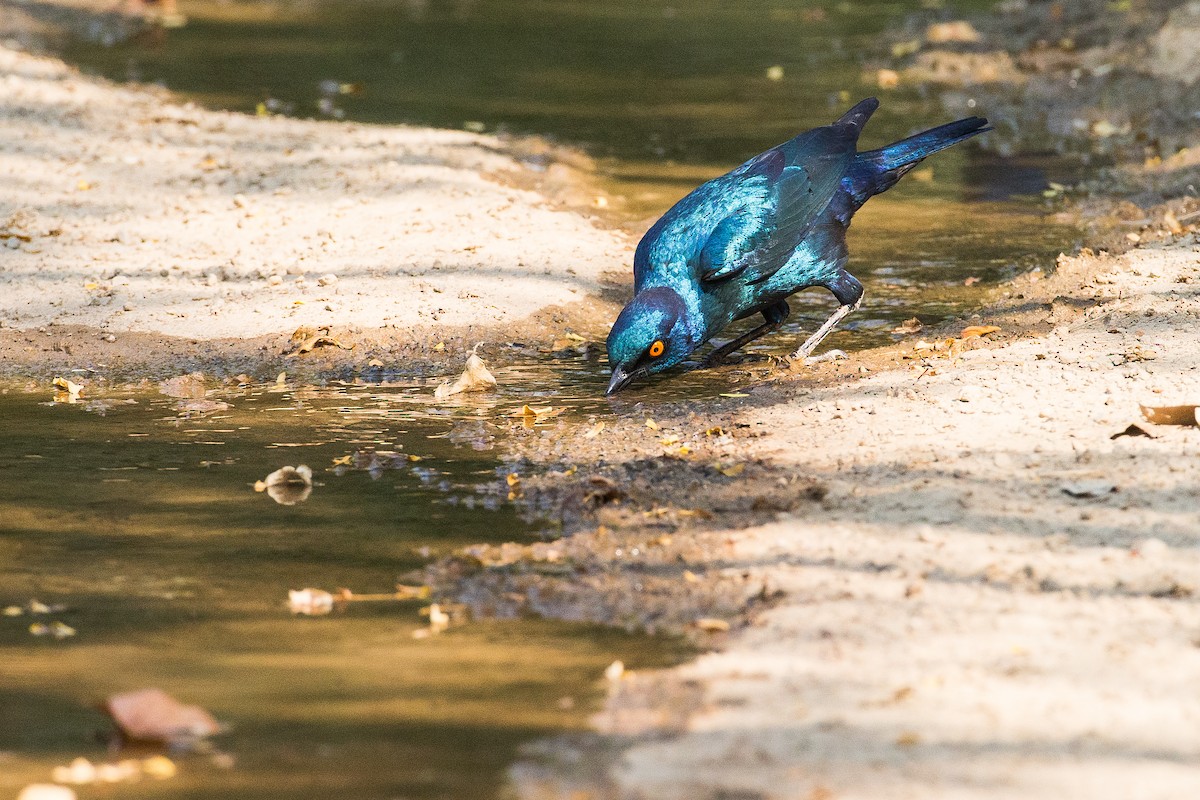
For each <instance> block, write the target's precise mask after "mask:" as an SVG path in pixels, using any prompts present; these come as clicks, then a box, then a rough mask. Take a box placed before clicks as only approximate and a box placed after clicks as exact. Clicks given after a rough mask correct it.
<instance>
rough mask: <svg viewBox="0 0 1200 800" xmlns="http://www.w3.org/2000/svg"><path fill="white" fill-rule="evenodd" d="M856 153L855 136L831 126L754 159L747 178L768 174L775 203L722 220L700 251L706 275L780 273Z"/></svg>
mask: <svg viewBox="0 0 1200 800" xmlns="http://www.w3.org/2000/svg"><path fill="white" fill-rule="evenodd" d="M854 152H855V146H854V138H851V137H847V136H845V135H844V134H843V133H842V132H841V131H839V130H837V129H835V128H834V127H833V126H830V127H826V128H817V129H816V130H813V131H809V132H808V133H806V134H801V135H800V136H798V137H796V138H795V139H793V140H792V141H790V142H787V143H785V144H783V145H781V146H779V147H777V148H775V149H773V150H769V151H767V152H766V153H764V154H763V155H761V156H759V157H758V158H756V159H754V160H753V161H751V162H749V163H748V164H747V165H746V173H745V178H746V179H754V178H756V177H759V176H762V177H765V178H766V179H767V180H768V181H769V182H770V184H771V185H772V186H773V192H772V194H773V195H774V202H773V203H759V204H754V205H753V206H750V205H747V206H744V207H742V208H741V209H739V210H737V211H735V212H734V213H733V214H731V215H730V216H728V217H726V218H725V219H723V220H721V222H720V223H718V224H717V227H716V228H715V229H714V230H713V232H712V234H710V235H709V238H708V240H707V241H706V242H705V244H704V246H703V248H702V249H701V251H700V259H699V264H698V267H699V269H698V272H699V275H700V280H701V281H706V282H712V281H724V280H728V279H730V278H732V277H734V276H738V277H739V278H740V279H741V280H743V281H745V282H746V283H751V284H753V283H760V282H762V281H765V280H767V279H768V278H770V277H771V276H772V275H774V274H775V273H776V272H777V271H778V270H779V269H780V267H782V266H783V265H784V264H786V263H787V260H788V259H789V258H791V255H792V253H793V252H794V251H795V249H796V245H798V244H799V243H800V241H801V240H802V239H803V238H804V235H805V234H806V233H807V232H808V230H809V228H810V227H811V226H812V224H813V222H814V221H815V220H816V218H817V216H818V215H819V214H820V213H821V211H822V210H824V208H825V207H826V206H827V205H829V201H830V200H831V199H832V198H833V193H834V192H835V191H836V190H837V187H838V184H839V183H840V182H841V180H842V176H843V175H845V173H846V169H847V168H848V167H849V166H850V162H851V161H852V160H853V158H854Z"/></svg>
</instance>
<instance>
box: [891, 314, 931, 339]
mask: <svg viewBox="0 0 1200 800" xmlns="http://www.w3.org/2000/svg"><path fill="white" fill-rule="evenodd" d="M924 327H925V326H924V325H923V324H922V323H921V320H919V319H917V318H916V317H912V318H910V319H906V320H904V322H901V323H900V324H899V325H897V326H896V327H894V328H892V333H895V334H898V335H900V336H907V335H908V334H910V333H920V332H921V330H922V329H923V328H924Z"/></svg>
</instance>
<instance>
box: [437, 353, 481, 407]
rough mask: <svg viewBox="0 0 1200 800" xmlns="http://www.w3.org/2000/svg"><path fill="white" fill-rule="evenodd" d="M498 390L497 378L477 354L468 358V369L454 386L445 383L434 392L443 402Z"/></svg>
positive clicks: (472, 354)
mask: <svg viewBox="0 0 1200 800" xmlns="http://www.w3.org/2000/svg"><path fill="white" fill-rule="evenodd" d="M495 388H496V378H495V376H493V375H492V373H491V371H490V370H488V368H487V364H485V363H483V359H482V358H480V357H479V356H477V355H476V354H475V353H471V355H470V356H469V357H468V358H467V365H466V369H464V370H463V372H462V374H461V375H459V376H458V380H456V381H455V382H454V383H453V384H451V383H443V384H442V385H441V386H439V387H437V389H435V390H434V392H433V396H434V397H436V398H438V399H439V400H442V399H444V398H447V397H450V396H451V395H455V394H461V393H463V392H486V391H491V390H492V389H495Z"/></svg>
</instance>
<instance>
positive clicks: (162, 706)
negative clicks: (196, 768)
mask: <svg viewBox="0 0 1200 800" xmlns="http://www.w3.org/2000/svg"><path fill="white" fill-rule="evenodd" d="M104 711H105V712H107V713H108V715H109V716H110V717H112V720H113V722H114V723H115V724H116V726H117V728H118V729H119V730H120V731H121V735H122V736H124V738H125V739H127V740H129V741H133V742H157V743H161V744H169V745H174V746H178V745H187V744H194V743H195V742H196V740H198V739H203V738H205V737H208V736H212V735H214V734H217V733H220V732H221V725H220V723H218V722H217V721H216V720H215V719H214V718H213V716H212V715H211V714H209V713H208V712H207V711H205V710H204V709H203V708H201V707H200V706H188V705H184V704H183V703H180V702H179V701H178V700H176V699H175V698H174V697H171V695H169V694H167V693H166V692H164V691H163V690H162V689H138V690H136V691H132V692H123V693H121V694H114V695H113V696H112V697H109V698H108V700H107V701H106V702H105V704H104Z"/></svg>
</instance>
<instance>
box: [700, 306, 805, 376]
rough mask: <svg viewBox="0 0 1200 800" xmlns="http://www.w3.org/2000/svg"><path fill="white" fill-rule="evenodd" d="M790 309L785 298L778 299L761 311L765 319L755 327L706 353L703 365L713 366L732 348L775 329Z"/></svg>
mask: <svg viewBox="0 0 1200 800" xmlns="http://www.w3.org/2000/svg"><path fill="white" fill-rule="evenodd" d="M790 313H791V309H790V308H789V307H788V304H787V301H786V300H780V301H779V302H778V303H776V304H775V305H773V306H770V307H769V308H767V309H766V310H764V311H763V312H762V315H763V319H764V320H766V321H765V322H763V324H762V325H759V326H758V327H757V328H753V329H751V330H748V331H746V332H745V333H743V334H742V335H741V336H739V337H737V338H736V339H734V340H733V341H732V342H726V343H725V344H723V345H721V346H720V347H718V348H717V349H716V350H713V351H712V352H711V353H709V354H708V358H706V359H704V366H706V367H715V366H716V365H717V364H720V363H721V362H722V361H724V360H725V356H727V355H729V354H730V353H732V352H733V351H734V350H737V349H739V348H742V347H745V346H746V345H747V344H749V343H750V342H753V341H754V340H755V339H758V338H759V337H762V336H766V335H767V334H768V333H770V332H771V331H774V330H777V329H778V328H779V326H780V325H782V324H783V323H784V320H786V319H787V318H788V314H790Z"/></svg>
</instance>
